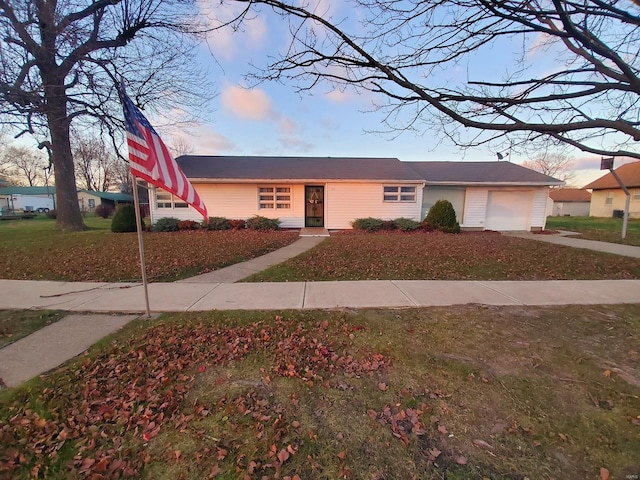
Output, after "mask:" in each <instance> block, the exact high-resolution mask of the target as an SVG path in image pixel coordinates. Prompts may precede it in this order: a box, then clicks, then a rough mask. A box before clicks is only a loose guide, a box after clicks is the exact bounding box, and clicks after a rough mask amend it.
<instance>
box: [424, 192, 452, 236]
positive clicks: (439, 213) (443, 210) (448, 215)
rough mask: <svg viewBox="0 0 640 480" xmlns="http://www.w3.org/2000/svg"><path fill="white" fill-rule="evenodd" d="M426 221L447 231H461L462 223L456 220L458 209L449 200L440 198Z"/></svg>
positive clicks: (430, 210)
mask: <svg viewBox="0 0 640 480" xmlns="http://www.w3.org/2000/svg"><path fill="white" fill-rule="evenodd" d="M425 221H427V222H429V223H430V224H431V225H433V228H436V229H438V230H441V231H443V232H445V233H460V224H458V222H457V220H456V211H455V210H454V209H453V205H451V202H450V201H449V200H438V201H437V202H436V203H434V204H433V206H432V207H431V208H430V209H429V213H427V216H426V218H425Z"/></svg>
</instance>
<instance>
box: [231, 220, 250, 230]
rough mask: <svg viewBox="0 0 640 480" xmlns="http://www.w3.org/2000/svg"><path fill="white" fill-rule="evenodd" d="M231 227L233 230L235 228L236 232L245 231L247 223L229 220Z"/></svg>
mask: <svg viewBox="0 0 640 480" xmlns="http://www.w3.org/2000/svg"><path fill="white" fill-rule="evenodd" d="M229 225H231V228H233V229H234V230H243V229H244V228H246V226H247V222H246V221H245V220H242V219H238V220H229Z"/></svg>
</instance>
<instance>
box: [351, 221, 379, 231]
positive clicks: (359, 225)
mask: <svg viewBox="0 0 640 480" xmlns="http://www.w3.org/2000/svg"><path fill="white" fill-rule="evenodd" d="M382 224H383V221H382V220H380V219H379V218H372V217H367V218H356V219H355V220H354V221H353V222H351V226H352V227H353V229H354V230H364V231H365V232H377V231H378V230H380V229H381V228H382Z"/></svg>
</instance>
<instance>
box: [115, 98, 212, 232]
mask: <svg viewBox="0 0 640 480" xmlns="http://www.w3.org/2000/svg"><path fill="white" fill-rule="evenodd" d="M120 101H121V102H122V108H123V109H124V120H125V123H126V128H127V144H128V145H129V166H130V167H131V173H132V174H133V176H134V177H138V178H142V179H144V180H146V181H147V182H149V183H150V184H152V185H155V186H156V187H159V188H162V189H163V190H166V191H167V192H169V193H171V194H173V195H175V196H176V197H178V198H180V199H181V200H183V201H185V202H187V204H189V205H191V206H192V207H193V208H195V209H196V210H197V211H198V212H200V213H201V214H202V216H203V217H204V218H205V220H206V219H207V218H208V216H207V207H205V205H204V202H203V201H202V200H201V199H200V196H199V195H198V192H196V191H195V189H194V188H193V185H191V182H189V180H188V179H187V177H185V175H184V173H183V172H182V170H181V169H180V167H179V166H178V164H177V163H176V161H175V160H174V159H173V157H172V156H171V154H170V153H169V150H168V149H167V147H166V145H165V144H164V142H163V141H162V139H161V138H160V136H159V135H158V134H157V133H156V131H155V130H154V129H153V127H152V126H151V124H150V123H149V121H148V120H147V119H146V118H145V116H144V115H143V114H142V112H140V110H138V108H137V107H136V106H135V105H134V104H133V102H132V101H131V99H130V98H129V97H128V96H127V94H126V92H125V91H124V86H122V85H121V87H120Z"/></svg>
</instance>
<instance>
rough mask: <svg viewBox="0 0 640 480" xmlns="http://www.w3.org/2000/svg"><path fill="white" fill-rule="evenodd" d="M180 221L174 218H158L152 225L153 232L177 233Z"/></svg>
mask: <svg viewBox="0 0 640 480" xmlns="http://www.w3.org/2000/svg"><path fill="white" fill-rule="evenodd" d="M179 222H180V220H178V219H177V218H174V217H164V218H160V219H159V220H158V221H157V222H156V223H155V224H154V225H153V230H154V231H156V232H177V231H178V223H179Z"/></svg>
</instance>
